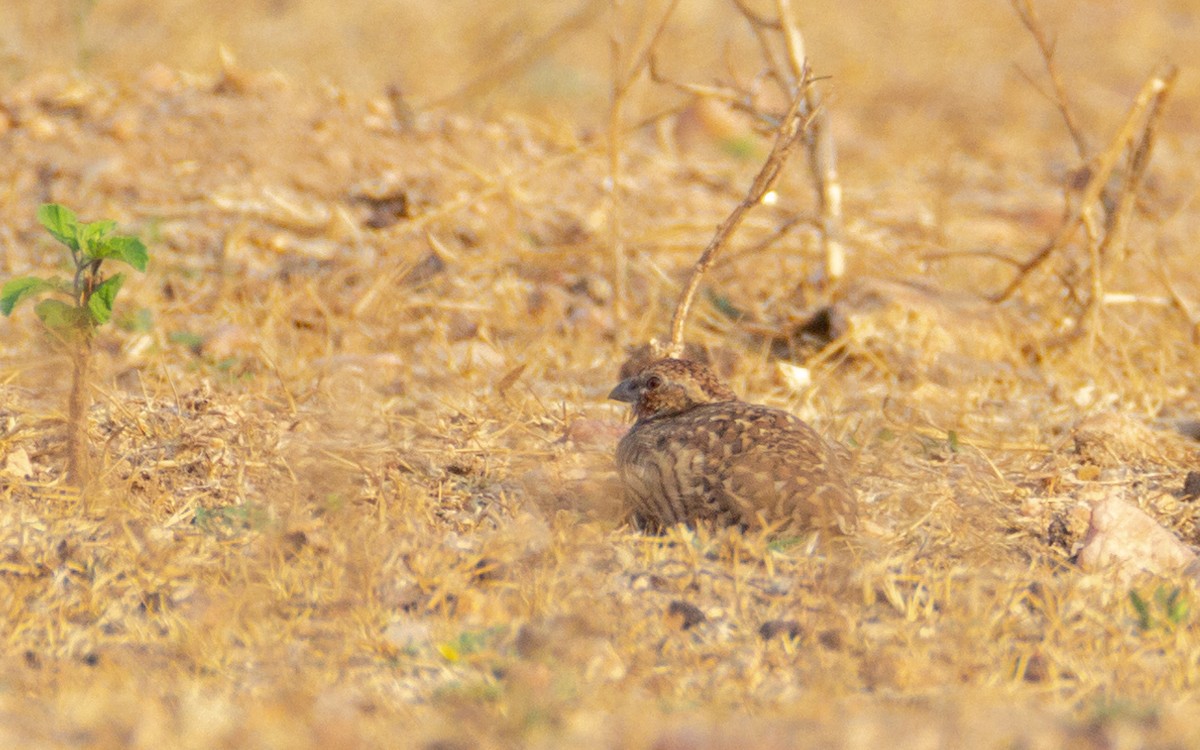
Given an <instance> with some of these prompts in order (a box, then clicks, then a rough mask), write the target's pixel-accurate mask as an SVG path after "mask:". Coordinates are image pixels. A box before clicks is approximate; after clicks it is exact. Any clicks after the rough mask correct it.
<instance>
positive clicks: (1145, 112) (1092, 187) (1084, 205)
mask: <svg viewBox="0 0 1200 750" xmlns="http://www.w3.org/2000/svg"><path fill="white" fill-rule="evenodd" d="M1177 73H1178V71H1177V70H1176V69H1175V67H1174V66H1171V65H1167V66H1164V67H1162V68H1160V69H1159V70H1157V71H1155V73H1154V74H1153V75H1152V76H1150V78H1148V79H1147V80H1146V82H1145V83H1144V84H1142V89H1141V91H1139V92H1138V95H1137V98H1136V99H1135V100H1134V102H1133V105H1132V106H1131V107H1130V109H1129V112H1128V114H1127V115H1126V116H1125V121H1124V122H1123V123H1122V124H1121V127H1120V128H1119V129H1118V130H1117V132H1116V135H1114V136H1113V138H1112V139H1111V140H1110V141H1109V144H1108V146H1107V148H1105V150H1104V151H1103V152H1102V153H1100V154H1099V155H1098V157H1097V158H1096V163H1095V166H1094V167H1093V168H1092V170H1091V175H1090V177H1089V179H1088V182H1087V186H1086V187H1084V189H1083V193H1082V195H1081V196H1080V199H1079V203H1078V204H1077V205H1076V206H1075V207H1074V209H1072V210H1071V211H1070V213H1069V214H1068V215H1067V218H1066V220H1065V221H1064V222H1063V225H1062V227H1061V228H1060V229H1059V230H1058V233H1057V234H1056V235H1055V236H1054V238H1053V239H1052V240H1051V241H1050V242H1049V243H1047V244H1046V245H1045V246H1044V247H1042V248H1041V249H1040V250H1038V251H1037V252H1036V253H1034V254H1033V255H1032V256H1031V257H1030V258H1029V259H1028V260H1026V261H1025V262H1024V263H1022V264H1021V265H1020V267H1018V269H1017V275H1016V277H1015V278H1013V280H1012V281H1011V282H1009V284H1008V286H1006V287H1005V288H1004V289H1003V290H1002V291H1000V292H999V293H997V294H995V295H993V297H992V301H993V302H1002V301H1004V300H1006V299H1008V298H1009V297H1011V296H1012V294H1013V292H1015V291H1016V290H1017V289H1018V288H1019V287H1020V286H1021V284H1022V283H1024V281H1025V279H1026V278H1027V277H1028V276H1029V274H1030V273H1032V272H1033V271H1034V270H1035V269H1037V268H1038V267H1039V266H1041V265H1042V264H1043V263H1045V262H1046V260H1047V259H1048V258H1049V257H1050V256H1051V255H1053V254H1054V253H1056V252H1057V251H1059V250H1061V249H1062V248H1063V247H1065V246H1066V244H1067V243H1068V242H1070V241H1071V238H1072V237H1074V236H1075V233H1076V231H1078V229H1079V226H1080V224H1081V223H1082V222H1083V220H1084V218H1085V214H1086V213H1087V212H1088V211H1092V210H1093V208H1094V207H1095V206H1096V204H1097V201H1098V200H1099V198H1100V196H1101V193H1102V192H1103V191H1104V188H1105V185H1107V184H1108V180H1109V177H1111V176H1112V173H1113V169H1114V168H1115V167H1116V164H1117V160H1118V159H1120V157H1121V154H1122V153H1123V152H1124V151H1125V149H1126V147H1127V145H1128V144H1129V143H1131V142H1132V141H1133V139H1134V137H1135V136H1136V135H1137V133H1138V132H1139V130H1145V129H1148V128H1151V127H1152V126H1151V122H1150V120H1151V119H1153V120H1154V121H1157V119H1158V117H1157V115H1156V114H1154V113H1156V112H1158V111H1159V108H1160V107H1161V104H1162V101H1163V99H1164V98H1165V96H1166V95H1167V94H1168V93H1169V92H1170V89H1171V86H1172V85H1173V83H1174V81H1175V76H1176V75H1177ZM1140 140H1141V141H1142V142H1145V143H1146V145H1147V148H1149V146H1150V145H1152V143H1153V138H1152V137H1151V138H1150V139H1149V140H1148V141H1147V139H1146V138H1145V137H1144V136H1143V137H1142V138H1141V139H1140ZM1144 158H1146V159H1148V156H1147V157H1144ZM1142 169H1144V167H1142Z"/></svg>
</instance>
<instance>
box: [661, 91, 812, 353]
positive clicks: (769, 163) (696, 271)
mask: <svg viewBox="0 0 1200 750" xmlns="http://www.w3.org/2000/svg"><path fill="white" fill-rule="evenodd" d="M804 95H805V92H804V91H797V92H796V95H795V97H794V98H793V100H792V106H791V107H790V108H788V112H787V115H786V116H785V117H784V119H783V122H782V123H780V126H779V130H778V131H777V132H776V135H775V143H774V145H773V146H772V147H771V153H770V154H768V156H767V160H766V162H764V163H763V166H762V169H760V170H759V172H758V174H757V175H756V176H755V177H754V182H753V183H751V185H750V189H749V190H748V191H747V192H746V197H745V198H743V199H742V201H741V202H740V203H738V205H737V206H736V207H734V209H733V211H732V212H731V213H730V214H729V216H727V217H726V218H725V220H724V221H722V222H721V224H720V225H719V226H718V227H717V231H716V233H715V234H714V235H713V238H712V240H711V241H709V243H708V247H706V248H704V252H703V253H702V254H701V255H700V259H699V260H697V261H696V265H695V266H694V267H693V268H692V275H691V277H690V278H689V279H688V282H687V286H686V287H685V288H684V292H683V295H682V296H681V297H680V298H679V304H678V305H677V306H676V307H675V317H674V319H673V320H672V321H671V343H670V345H669V346H668V348H667V355H668V356H672V357H678V356H680V355H681V354H682V353H683V329H684V325H685V323H686V322H687V316H688V311H689V310H690V309H691V307H692V300H693V298H694V297H695V296H696V290H697V289H698V288H699V286H700V280H701V279H702V278H703V277H704V274H705V272H706V271H708V268H709V266H711V265H712V264H713V261H714V260H716V257H717V255H718V254H719V253H720V252H721V250H722V249H723V248H724V247H725V244H726V243H727V242H728V240H729V237H730V236H731V235H732V234H733V232H734V230H736V229H737V227H738V225H739V224H741V223H742V219H744V218H745V216H746V213H747V212H748V211H749V210H750V209H751V208H753V207H754V206H756V205H758V203H759V202H760V201H762V198H763V196H764V195H766V193H767V191H768V190H770V189H771V186H772V185H774V184H775V181H776V180H777V179H778V178H779V173H780V172H781V171H782V169H783V165H784V163H785V162H787V159H788V157H789V156H790V155H791V153H792V150H793V149H794V148H795V147H796V144H797V143H799V142H800V138H801V136H802V135H803V134H804V129H805V128H806V127H807V125H808V123H809V121H810V119H811V117H808V118H806V117H805V116H804V114H803V109H804Z"/></svg>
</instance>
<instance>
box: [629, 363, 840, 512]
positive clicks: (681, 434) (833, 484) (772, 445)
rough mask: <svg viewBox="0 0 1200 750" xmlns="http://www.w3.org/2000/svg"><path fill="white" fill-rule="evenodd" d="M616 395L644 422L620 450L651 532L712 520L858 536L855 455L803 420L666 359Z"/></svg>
mask: <svg viewBox="0 0 1200 750" xmlns="http://www.w3.org/2000/svg"><path fill="white" fill-rule="evenodd" d="M609 398H612V399H615V400H618V401H627V402H629V403H632V404H633V412H634V416H635V417H636V418H637V421H636V422H635V423H634V425H633V427H632V428H631V429H630V430H629V432H628V434H626V435H625V437H624V438H622V439H621V442H620V444H619V445H618V446H617V468H618V470H619V472H620V475H621V480H622V483H623V484H624V488H625V501H626V503H627V505H628V508H629V511H630V513H631V514H632V515H633V517H634V519H635V521H636V522H638V523H639V524H640V525H642V526H644V527H646V528H649V529H662V528H663V527H667V526H671V525H674V524H677V523H686V524H692V523H695V522H697V521H709V522H714V523H717V524H722V525H735V524H736V525H740V526H743V527H745V528H758V527H761V526H762V525H763V524H764V523H765V524H767V525H771V526H775V525H779V526H780V527H782V528H783V529H786V530H789V531H793V532H799V531H808V530H819V531H825V532H827V533H829V534H830V535H845V534H850V533H852V532H853V531H854V530H855V528H856V527H857V522H858V505H857V501H856V500H855V496H854V492H853V490H852V489H851V488H850V486H849V485H848V484H847V481H846V474H847V471H848V469H849V461H850V457H849V454H848V453H847V452H846V450H845V448H843V447H842V446H840V445H838V444H837V443H833V442H830V441H826V440H825V439H824V438H822V437H821V436H820V435H818V434H817V433H816V431H814V430H813V429H812V428H811V427H809V426H808V425H807V424H805V423H804V422H803V421H801V420H800V419H798V418H796V417H794V416H792V415H791V414H788V413H787V412H784V411H780V410H779V409H772V408H770V407H767V406H760V405H757V404H749V403H746V402H744V401H740V400H738V398H737V396H736V395H735V394H734V393H733V391H731V390H730V389H729V388H728V387H727V386H725V385H724V384H723V383H721V382H720V381H719V380H718V379H717V378H716V376H714V375H713V374H712V373H711V372H710V371H709V370H708V369H707V368H705V367H704V366H703V365H700V364H698V363H695V362H691V361H687V360H680V359H661V360H658V361H656V362H654V363H652V364H651V365H649V366H648V367H646V368H645V369H643V370H642V371H641V372H640V373H638V374H637V375H635V376H633V377H631V378H627V379H626V380H623V381H622V382H621V383H620V384H619V385H618V386H617V387H616V388H614V389H613V391H612V393H610V394H609Z"/></svg>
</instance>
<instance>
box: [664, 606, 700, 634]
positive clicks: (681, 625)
mask: <svg viewBox="0 0 1200 750" xmlns="http://www.w3.org/2000/svg"><path fill="white" fill-rule="evenodd" d="M707 619H708V618H707V617H705V616H704V613H703V612H701V611H700V608H699V607H697V606H696V605H695V604H692V603H690V602H685V601H683V600H680V599H676V600H675V601H673V602H671V606H670V607H668V608H667V621H668V622H670V623H671V624H672V625H674V626H675V627H676V628H677V629H679V630H690V629H692V628H694V627H695V626H697V625H702V624H703V623H704V622H705V620H707Z"/></svg>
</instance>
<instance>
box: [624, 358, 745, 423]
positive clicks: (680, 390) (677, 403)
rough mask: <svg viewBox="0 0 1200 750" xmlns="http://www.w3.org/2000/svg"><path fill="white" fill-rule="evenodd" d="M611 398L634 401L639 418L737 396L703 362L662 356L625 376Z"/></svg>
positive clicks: (678, 410) (649, 417)
mask: <svg viewBox="0 0 1200 750" xmlns="http://www.w3.org/2000/svg"><path fill="white" fill-rule="evenodd" d="M608 397H609V398H610V399H612V400H614V401H625V402H628V403H631V404H633V414H634V416H635V417H637V418H638V419H639V420H643V419H651V418H653V417H659V416H664V415H668V414H678V413H680V412H684V411H687V410H688V409H690V408H692V407H694V406H699V405H701V404H712V403H718V402H721V401H736V400H737V396H736V395H735V394H734V392H733V391H731V390H729V387H728V386H726V385H725V384H724V383H722V382H721V381H720V380H718V379H717V376H716V375H714V374H713V373H712V371H711V370H709V369H708V368H707V367H705V366H704V365H702V364H700V363H698V362H692V361H691V360H686V359H671V358H667V359H660V360H657V361H655V362H652V363H650V364H649V365H647V366H646V367H645V368H644V369H643V370H642V371H641V372H639V373H638V374H637V375H634V376H633V377H631V378H626V379H625V380H622V381H621V382H620V383H618V384H617V387H616V388H613V389H612V393H609V394H608Z"/></svg>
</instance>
